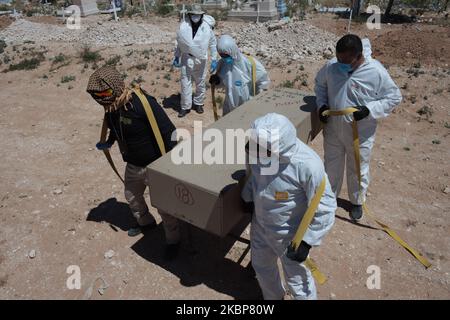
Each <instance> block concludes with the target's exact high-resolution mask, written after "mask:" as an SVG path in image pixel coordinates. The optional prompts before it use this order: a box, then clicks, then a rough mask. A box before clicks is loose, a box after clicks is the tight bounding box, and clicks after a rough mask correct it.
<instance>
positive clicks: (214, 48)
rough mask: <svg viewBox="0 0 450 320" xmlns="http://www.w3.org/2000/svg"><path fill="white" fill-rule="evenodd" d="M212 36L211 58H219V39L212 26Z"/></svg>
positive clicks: (210, 39)
mask: <svg viewBox="0 0 450 320" xmlns="http://www.w3.org/2000/svg"><path fill="white" fill-rule="evenodd" d="M209 29H210V32H211V37H210V38H209V51H210V52H211V60H217V57H218V54H217V39H216V35H215V34H214V31H213V29H212V28H211V27H210V28H209Z"/></svg>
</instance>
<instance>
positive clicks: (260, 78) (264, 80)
mask: <svg viewBox="0 0 450 320" xmlns="http://www.w3.org/2000/svg"><path fill="white" fill-rule="evenodd" d="M255 64H256V94H259V93H261V91H263V90H267V89H269V85H270V79H269V74H268V73H267V71H266V68H264V66H263V65H262V63H261V62H259V61H258V60H257V59H255Z"/></svg>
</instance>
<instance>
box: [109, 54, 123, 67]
mask: <svg viewBox="0 0 450 320" xmlns="http://www.w3.org/2000/svg"><path fill="white" fill-rule="evenodd" d="M120 59H121V56H119V55H115V56H112V57H111V58H109V59H108V60H106V62H105V65H107V66H116V65H117V64H118V63H119V62H120Z"/></svg>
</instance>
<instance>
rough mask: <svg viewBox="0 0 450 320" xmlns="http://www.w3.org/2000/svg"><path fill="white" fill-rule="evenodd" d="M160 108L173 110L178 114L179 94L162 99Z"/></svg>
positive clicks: (179, 108)
mask: <svg viewBox="0 0 450 320" xmlns="http://www.w3.org/2000/svg"><path fill="white" fill-rule="evenodd" d="M162 106H163V108H164V109H173V110H175V111H176V112H179V111H180V110H181V94H179V93H177V94H172V95H171V96H169V97H166V98H164V99H163V101H162Z"/></svg>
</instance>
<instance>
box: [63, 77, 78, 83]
mask: <svg viewBox="0 0 450 320" xmlns="http://www.w3.org/2000/svg"><path fill="white" fill-rule="evenodd" d="M70 81H75V76H64V77H62V78H61V83H67V82H70Z"/></svg>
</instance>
